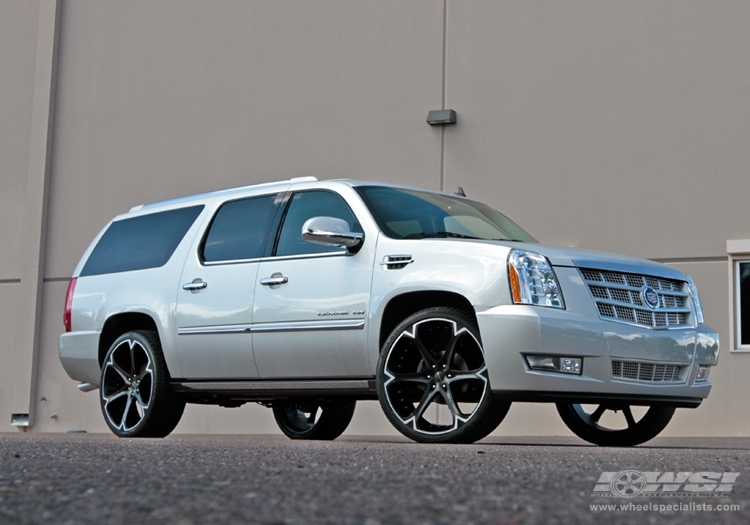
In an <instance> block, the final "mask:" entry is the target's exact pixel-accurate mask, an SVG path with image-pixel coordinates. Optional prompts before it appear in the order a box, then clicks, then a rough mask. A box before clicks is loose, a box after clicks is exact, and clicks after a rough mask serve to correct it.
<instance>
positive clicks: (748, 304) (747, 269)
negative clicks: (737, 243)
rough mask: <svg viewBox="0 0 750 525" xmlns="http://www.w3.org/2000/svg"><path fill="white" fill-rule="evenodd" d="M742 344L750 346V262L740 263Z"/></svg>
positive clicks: (740, 338)
mask: <svg viewBox="0 0 750 525" xmlns="http://www.w3.org/2000/svg"><path fill="white" fill-rule="evenodd" d="M739 271H740V275H739V286H740V290H739V292H740V297H739V300H740V337H739V340H740V344H741V345H743V346H746V345H750V262H741V263H739Z"/></svg>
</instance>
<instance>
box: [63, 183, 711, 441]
mask: <svg viewBox="0 0 750 525" xmlns="http://www.w3.org/2000/svg"><path fill="white" fill-rule="evenodd" d="M65 327H66V333H64V334H63V335H62V336H61V337H60V348H59V350H60V359H61V361H62V364H63V366H64V367H65V370H66V371H67V373H68V374H69V375H70V377H71V378H73V379H76V380H78V381H80V382H81V384H80V385H79V388H80V389H81V390H83V391H88V390H94V389H97V388H98V389H99V392H100V396H99V397H100V400H101V407H102V412H103V414H104V418H105V420H106V422H107V424H108V425H109V427H110V428H111V429H112V431H113V432H114V433H115V434H117V435H118V436H127V437H136V436H165V435H167V434H169V433H170V432H171V431H172V430H173V429H174V428H175V426H176V425H177V423H178V422H179V420H180V417H181V415H182V412H183V410H184V407H185V403H203V404H214V405H220V406H225V407H236V406H239V405H241V404H243V403H246V402H248V401H255V402H259V403H261V404H264V405H266V406H269V407H271V408H272V409H273V412H274V415H275V417H276V421H277V422H278V424H279V427H280V428H281V430H282V431H283V432H284V433H285V434H286V435H288V436H289V437H291V438H301V439H334V438H335V437H337V436H339V435H340V434H341V433H342V432H343V431H344V430H345V429H346V427H347V425H348V424H349V422H350V420H351V418H352V414H353V412H354V406H355V403H356V400H358V399H376V398H377V399H378V400H379V401H380V404H381V406H382V408H383V410H384V412H385V414H386V416H387V417H388V419H389V420H390V421H391V422H392V423H393V425H394V426H395V427H396V428H397V429H398V430H399V431H400V432H401V433H403V434H404V435H406V436H408V437H410V438H412V439H414V440H416V441H422V442H432V443H466V442H473V441H476V440H478V439H481V438H482V437H484V436H486V435H487V434H489V433H490V432H491V431H492V430H493V429H495V428H496V427H497V425H498V424H499V423H500V421H502V419H503V417H504V416H505V414H506V413H507V411H508V408H509V406H510V404H511V402H512V401H532V402H554V403H556V404H557V409H558V412H559V413H560V416H561V417H562V419H563V421H564V422H565V424H566V425H567V426H568V427H569V428H570V429H571V430H572V431H573V432H574V433H575V434H577V435H578V436H580V437H581V438H583V439H585V440H588V441H590V442H592V443H596V444H599V445H618V446H629V445H635V444H638V443H642V442H644V441H647V440H649V439H651V438H653V437H654V436H656V435H657V434H658V433H659V432H660V431H661V430H662V429H663V428H664V427H665V426H666V425H667V423H668V422H669V420H670V419H671V417H672V414H673V413H674V411H675V408H677V407H687V408H695V407H697V406H698V405H700V403H701V401H702V400H703V399H704V398H705V397H706V396H708V393H709V391H710V389H711V384H710V383H709V382H708V381H707V378H708V373H709V370H710V367H711V366H713V365H715V364H716V363H717V360H718V352H719V339H718V335H717V334H716V333H715V332H714V331H713V330H711V329H710V328H708V327H706V326H704V325H703V316H702V312H701V307H700V301H699V299H698V294H697V291H696V289H695V286H694V284H693V282H692V280H691V279H690V277H688V276H686V275H685V274H683V273H682V272H681V271H679V270H676V269H673V268H670V267H667V266H664V265H661V264H657V263H654V262H650V261H645V260H639V259H631V258H627V257H621V256H616V255H611V254H605V253H599V252H592V251H585V250H578V249H571V248H559V247H552V246H544V245H540V244H537V243H536V242H535V241H534V239H533V238H531V237H530V236H529V235H528V234H527V233H526V232H524V231H523V230H522V229H521V228H520V227H518V226H517V225H516V224H514V223H513V222H512V221H510V220H509V219H508V218H506V217H505V216H503V215H502V214H500V213H498V212H497V211H495V210H493V209H492V208H490V207H488V206H486V205H484V204H481V203H479V202H476V201H473V200H470V199H468V198H466V197H464V196H463V195H452V194H446V193H440V192H435V191H428V190H423V189H416V188H407V187H402V186H395V185H388V184H382V183H374V182H360V181H350V180H335V181H334V180H331V181H318V180H316V179H315V178H312V177H306V178H300V179H292V180H289V181H283V182H274V183H269V184H260V185H255V186H248V187H244V188H237V189H231V190H225V191H218V192H213V193H208V194H203V195H196V196H191V197H184V198H179V199H174V200H169V201H164V202H159V203H154V204H147V205H143V206H137V207H135V208H133V209H132V210H130V212H129V213H126V214H124V215H121V216H119V217H116V218H115V219H114V220H113V221H112V222H111V223H110V224H108V225H107V226H106V227H105V228H104V229H103V230H102V232H101V233H100V234H99V236H98V237H97V238H96V239H94V241H93V242H92V243H91V246H90V247H89V249H88V250H87V251H86V253H85V254H84V256H83V258H82V259H81V261H80V263H79V264H78V267H77V268H76V269H75V273H74V274H73V278H72V280H71V282H70V286H69V288H68V294H67V300H66V306H65ZM618 418H619V419H618Z"/></svg>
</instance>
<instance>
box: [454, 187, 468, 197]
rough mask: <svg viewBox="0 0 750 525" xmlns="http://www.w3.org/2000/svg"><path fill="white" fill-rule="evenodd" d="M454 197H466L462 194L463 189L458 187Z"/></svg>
mask: <svg viewBox="0 0 750 525" xmlns="http://www.w3.org/2000/svg"><path fill="white" fill-rule="evenodd" d="M456 195H460V196H461V197H466V194H465V193H464V189H463V188H462V187H461V186H459V187H458V191H457V192H456Z"/></svg>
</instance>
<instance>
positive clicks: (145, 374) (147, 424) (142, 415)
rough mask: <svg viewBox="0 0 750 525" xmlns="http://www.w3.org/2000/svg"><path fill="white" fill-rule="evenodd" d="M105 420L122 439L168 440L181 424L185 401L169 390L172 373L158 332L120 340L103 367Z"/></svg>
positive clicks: (138, 332) (132, 334)
mask: <svg viewBox="0 0 750 525" xmlns="http://www.w3.org/2000/svg"><path fill="white" fill-rule="evenodd" d="M99 400H100V402H101V407H102V413H103V414H104V421H106V423H107V426H109V429H110V430H111V431H112V432H113V433H114V434H115V435H117V436H119V437H164V436H166V435H167V434H169V433H170V432H172V430H174V428H175V427H176V426H177V423H179V422H180V418H181V417H182V413H183V411H184V410H185V400H184V399H182V398H180V397H179V396H177V395H176V394H175V393H174V392H172V390H171V389H170V388H169V372H168V371H167V367H166V364H165V363H164V357H163V356H162V353H161V344H160V343H159V338H158V336H157V335H156V333H155V332H152V331H146V330H136V331H133V332H127V333H125V334H123V335H121V336H120V337H118V338H117V339H116V340H115V342H114V343H112V346H111V347H110V348H109V351H108V352H107V355H106V356H105V358H104V363H103V364H102V375H101V388H100V397H99Z"/></svg>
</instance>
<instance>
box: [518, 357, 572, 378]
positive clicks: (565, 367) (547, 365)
mask: <svg viewBox="0 0 750 525" xmlns="http://www.w3.org/2000/svg"><path fill="white" fill-rule="evenodd" d="M526 362H527V363H528V364H529V368H531V369H532V370H548V371H550V372H562V373H563V374H578V375H580V374H581V368H582V366H583V359H581V358H580V357H554V356H551V355H527V356H526Z"/></svg>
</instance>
